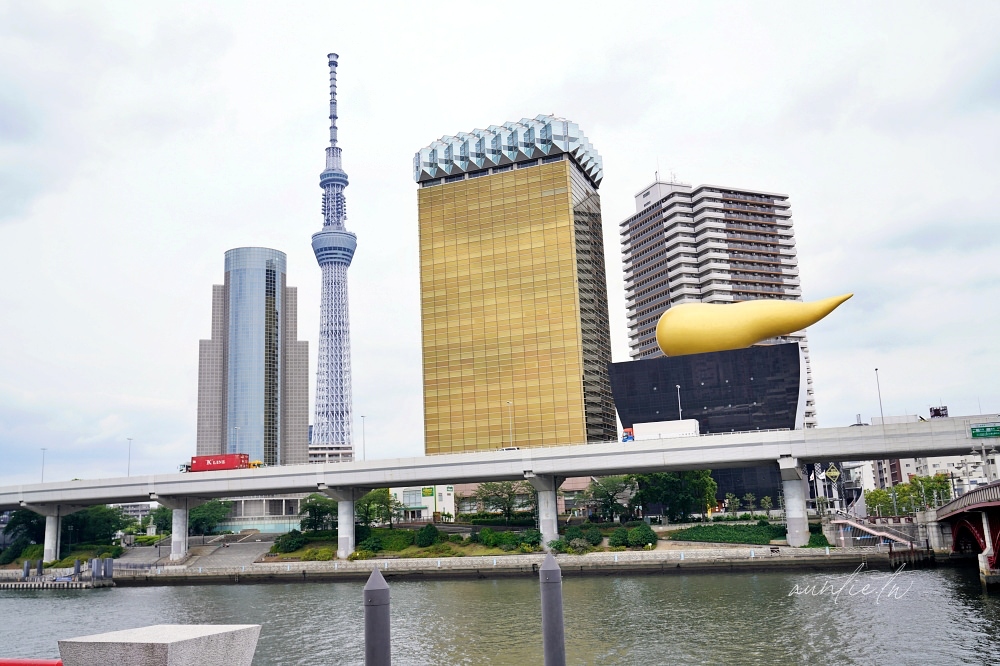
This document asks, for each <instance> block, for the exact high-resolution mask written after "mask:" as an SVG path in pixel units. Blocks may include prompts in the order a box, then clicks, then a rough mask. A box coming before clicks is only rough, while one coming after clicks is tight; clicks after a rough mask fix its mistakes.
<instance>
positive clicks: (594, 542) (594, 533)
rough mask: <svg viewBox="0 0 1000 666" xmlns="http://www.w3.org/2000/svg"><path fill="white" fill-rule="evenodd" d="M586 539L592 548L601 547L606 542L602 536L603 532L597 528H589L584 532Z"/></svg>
mask: <svg viewBox="0 0 1000 666" xmlns="http://www.w3.org/2000/svg"><path fill="white" fill-rule="evenodd" d="M583 536H584V538H585V539H586V540H587V542H588V543H589V544H590V545H591V546H600V545H601V542H602V541H604V536H603V535H602V534H601V530H599V529H597V528H596V527H590V528H587V531H586V532H584V535H583Z"/></svg>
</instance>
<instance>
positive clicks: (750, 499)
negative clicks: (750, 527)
mask: <svg viewBox="0 0 1000 666" xmlns="http://www.w3.org/2000/svg"><path fill="white" fill-rule="evenodd" d="M743 506H744V507H746V508H747V509H748V510H749V511H750V517H751V518H753V510H754V509H755V508H756V506H757V497H756V496H755V495H754V494H753V493H747V494H746V495H744V496H743Z"/></svg>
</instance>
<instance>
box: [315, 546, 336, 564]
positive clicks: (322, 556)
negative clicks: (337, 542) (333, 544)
mask: <svg viewBox="0 0 1000 666" xmlns="http://www.w3.org/2000/svg"><path fill="white" fill-rule="evenodd" d="M316 559H317V560H318V561H320V562H329V561H330V560H332V559H333V548H320V549H319V550H317V551H316Z"/></svg>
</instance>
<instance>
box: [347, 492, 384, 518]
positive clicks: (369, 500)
mask: <svg viewBox="0 0 1000 666" xmlns="http://www.w3.org/2000/svg"><path fill="white" fill-rule="evenodd" d="M382 492H386V493H388V492H389V489H388V488H377V489H375V490H372V491H371V492H368V493H365V494H364V495H363V496H362V497H361V499H359V500H357V501H356V502H354V515H355V516H356V517H357V519H358V522H359V523H361V524H362V525H364V526H365V527H371V526H372V523H377V522H379V520H380V516H381V515H382V514H381V507H382V506H383V505H384V504H385V502H384V501H383V500H382V498H381V497H379V494H380V493H382Z"/></svg>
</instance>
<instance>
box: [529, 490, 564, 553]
mask: <svg viewBox="0 0 1000 666" xmlns="http://www.w3.org/2000/svg"><path fill="white" fill-rule="evenodd" d="M524 478H525V479H527V481H528V483H530V484H531V487H532V488H534V489H535V491H536V492H537V493H538V531H539V532H541V533H542V546H543V547H544V548H545V550H546V551H548V550H549V542H550V541H555V540H556V539H558V538H559V509H558V505H557V504H556V491H557V490H558V489H559V486H561V485H562V482H563V481H565V480H566V479H565V477H561V476H553V475H551V474H535V473H534V472H525V473H524Z"/></svg>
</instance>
